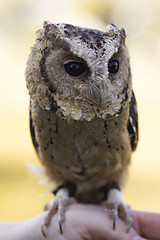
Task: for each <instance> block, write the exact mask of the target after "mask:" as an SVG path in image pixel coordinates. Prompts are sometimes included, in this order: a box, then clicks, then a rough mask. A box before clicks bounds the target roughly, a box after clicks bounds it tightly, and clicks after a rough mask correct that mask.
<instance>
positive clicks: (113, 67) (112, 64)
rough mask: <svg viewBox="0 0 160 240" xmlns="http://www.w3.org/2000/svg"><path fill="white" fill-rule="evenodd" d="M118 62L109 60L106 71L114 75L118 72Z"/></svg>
mask: <svg viewBox="0 0 160 240" xmlns="http://www.w3.org/2000/svg"><path fill="white" fill-rule="evenodd" d="M118 69H119V62H118V61H117V60H111V61H109V63H108V71H109V73H112V74H115V73H117V72H118Z"/></svg>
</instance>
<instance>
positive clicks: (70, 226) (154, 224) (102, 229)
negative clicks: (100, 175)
mask: <svg viewBox="0 0 160 240" xmlns="http://www.w3.org/2000/svg"><path fill="white" fill-rule="evenodd" d="M129 212H130V216H131V217H132V218H133V219H134V224H133V227H132V228H131V230H130V231H129V233H126V224H125V223H124V222H123V221H122V220H121V219H118V220H117V222H116V229H115V231H113V220H112V218H111V217H110V216H109V215H108V212H107V211H106V209H105V208H104V207H102V206H97V205H84V204H72V205H70V206H69V207H68V208H67V209H66V212H65V220H64V222H63V235H60V232H59V225H58V219H57V214H56V215H54V216H53V218H52V221H51V224H50V226H49V227H48V229H47V240H62V239H63V240H142V239H143V240H144V239H152V240H154V239H160V214H155V213H147V212H138V211H133V210H129Z"/></svg>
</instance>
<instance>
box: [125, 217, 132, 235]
mask: <svg viewBox="0 0 160 240" xmlns="http://www.w3.org/2000/svg"><path fill="white" fill-rule="evenodd" d="M132 225H133V219H132V218H130V217H128V228H127V230H126V233H129V231H130V230H131V228H132Z"/></svg>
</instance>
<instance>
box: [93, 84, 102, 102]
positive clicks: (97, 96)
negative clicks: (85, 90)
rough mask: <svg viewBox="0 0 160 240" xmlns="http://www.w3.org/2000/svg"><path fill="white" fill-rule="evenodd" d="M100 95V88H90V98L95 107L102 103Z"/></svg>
mask: <svg viewBox="0 0 160 240" xmlns="http://www.w3.org/2000/svg"><path fill="white" fill-rule="evenodd" d="M102 94H103V91H102V89H101V88H100V87H98V86H94V87H92V89H91V91H90V98H91V100H92V102H93V103H95V104H97V105H100V104H101V102H102Z"/></svg>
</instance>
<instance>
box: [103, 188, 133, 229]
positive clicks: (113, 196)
mask: <svg viewBox="0 0 160 240" xmlns="http://www.w3.org/2000/svg"><path fill="white" fill-rule="evenodd" d="M103 205H106V207H107V211H108V214H109V215H110V216H111V218H112V220H113V231H115V229H116V222H117V218H118V216H119V217H120V218H121V219H122V220H124V222H125V223H126V224H127V229H126V233H128V232H129V231H130V229H131V228H132V225H133V219H132V218H131V217H130V216H129V215H128V212H127V208H128V207H127V205H126V204H125V202H124V200H123V195H122V193H121V192H120V191H119V190H118V189H114V188H112V189H110V191H109V193H108V199H107V201H105V202H104V203H103Z"/></svg>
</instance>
